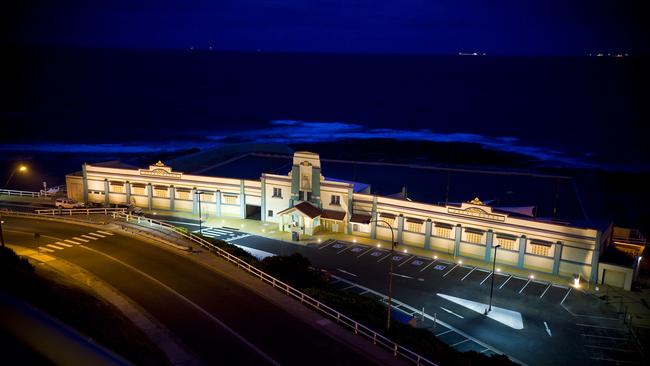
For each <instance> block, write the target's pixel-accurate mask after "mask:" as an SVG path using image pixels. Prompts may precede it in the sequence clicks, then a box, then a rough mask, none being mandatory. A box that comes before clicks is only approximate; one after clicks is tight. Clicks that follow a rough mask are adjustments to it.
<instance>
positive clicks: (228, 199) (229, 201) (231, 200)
mask: <svg viewBox="0 0 650 366" xmlns="http://www.w3.org/2000/svg"><path fill="white" fill-rule="evenodd" d="M223 203H224V204H226V205H236V204H237V196H233V195H230V194H224V195H223Z"/></svg>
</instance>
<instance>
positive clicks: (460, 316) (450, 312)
mask: <svg viewBox="0 0 650 366" xmlns="http://www.w3.org/2000/svg"><path fill="white" fill-rule="evenodd" d="M440 309H442V310H444V311H446V312H448V313H449V314H451V315H456V316H457V317H459V318H461V319H465V318H463V316H462V315H458V314H456V313H454V312H453V311H451V310H449V309H446V308H443V307H442V306H441V307H440Z"/></svg>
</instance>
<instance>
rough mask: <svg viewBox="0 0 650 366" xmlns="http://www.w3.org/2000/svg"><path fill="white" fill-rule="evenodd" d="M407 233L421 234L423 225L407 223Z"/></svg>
mask: <svg viewBox="0 0 650 366" xmlns="http://www.w3.org/2000/svg"><path fill="white" fill-rule="evenodd" d="M406 231H412V232H414V233H421V232H422V224H420V223H419V222H410V221H409V222H407V223H406Z"/></svg>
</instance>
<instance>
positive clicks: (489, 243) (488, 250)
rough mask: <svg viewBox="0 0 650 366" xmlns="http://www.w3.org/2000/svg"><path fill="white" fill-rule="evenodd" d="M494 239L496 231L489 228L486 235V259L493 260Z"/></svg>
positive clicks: (487, 260)
mask: <svg viewBox="0 0 650 366" xmlns="http://www.w3.org/2000/svg"><path fill="white" fill-rule="evenodd" d="M493 241H494V232H493V231H492V230H488V231H487V233H486V236H485V261H486V262H491V261H492V242H493Z"/></svg>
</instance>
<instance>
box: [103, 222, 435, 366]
mask: <svg viewBox="0 0 650 366" xmlns="http://www.w3.org/2000/svg"><path fill="white" fill-rule="evenodd" d="M113 217H114V218H117V219H123V220H125V221H127V222H132V221H135V222H137V223H139V224H142V223H145V224H148V225H149V226H152V227H153V226H158V227H161V228H167V229H170V230H173V231H174V232H175V233H178V234H180V235H182V236H183V237H185V238H187V239H189V240H191V241H192V242H194V243H196V244H199V245H201V246H202V247H204V248H206V249H207V250H209V251H210V252H213V253H216V254H217V255H219V256H221V257H223V258H224V259H226V260H227V261H229V262H231V263H233V264H236V265H237V267H239V268H242V269H244V270H246V271H248V272H249V273H250V274H251V275H253V276H255V277H259V279H260V280H262V281H263V282H266V283H267V284H269V285H271V286H273V287H274V288H276V289H278V290H280V291H281V292H283V293H285V294H286V295H287V296H291V297H293V298H294V299H296V300H300V303H302V304H305V305H307V306H309V307H311V308H313V309H314V310H316V311H318V312H320V313H321V314H324V315H326V316H327V317H329V318H331V319H333V320H335V321H336V323H337V324H340V325H342V326H344V327H346V328H349V329H350V330H352V331H354V334H358V335H362V336H364V337H366V338H368V339H370V340H372V343H373V344H375V345H379V346H382V347H384V348H387V349H389V350H390V351H391V352H392V353H393V355H394V356H396V357H397V356H400V357H402V358H404V359H406V360H408V361H411V362H413V363H414V364H416V365H418V366H419V365H432V366H436V364H435V363H433V362H432V361H430V360H428V359H426V358H424V357H422V356H420V355H419V354H417V353H415V352H413V351H411V350H409V349H408V348H406V347H404V346H402V345H399V344H397V343H395V342H393V341H391V340H390V339H388V338H386V337H384V336H383V335H381V334H379V333H377V332H375V331H374V330H372V329H370V328H368V327H366V326H365V325H363V324H361V323H359V322H357V321H355V320H353V319H351V318H349V317H347V316H345V315H344V314H341V313H340V312H338V311H336V310H334V309H332V308H331V307H329V306H327V305H325V304H323V303H322V302H320V301H318V300H316V299H314V298H313V297H311V296H309V295H307V294H305V293H303V292H301V291H299V290H297V289H295V288H293V287H291V286H290V285H288V284H286V283H284V282H282V281H280V280H278V279H276V278H275V277H272V276H270V275H268V274H266V273H265V272H263V271H261V270H259V269H258V268H257V267H255V266H252V265H250V264H249V263H246V262H245V261H243V260H241V259H239V258H238V257H236V256H234V255H232V254H230V253H228V252H226V251H225V250H223V249H221V248H219V247H217V246H215V245H214V244H212V243H210V242H208V241H207V240H205V239H203V238H201V237H199V236H197V235H194V234H192V233H188V234H185V233H182V232H179V231H177V230H176V228H175V227H174V226H173V225H170V224H167V223H164V222H161V221H157V220H154V219H150V218H146V217H140V216H135V217H134V216H132V215H129V214H125V213H113Z"/></svg>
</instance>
